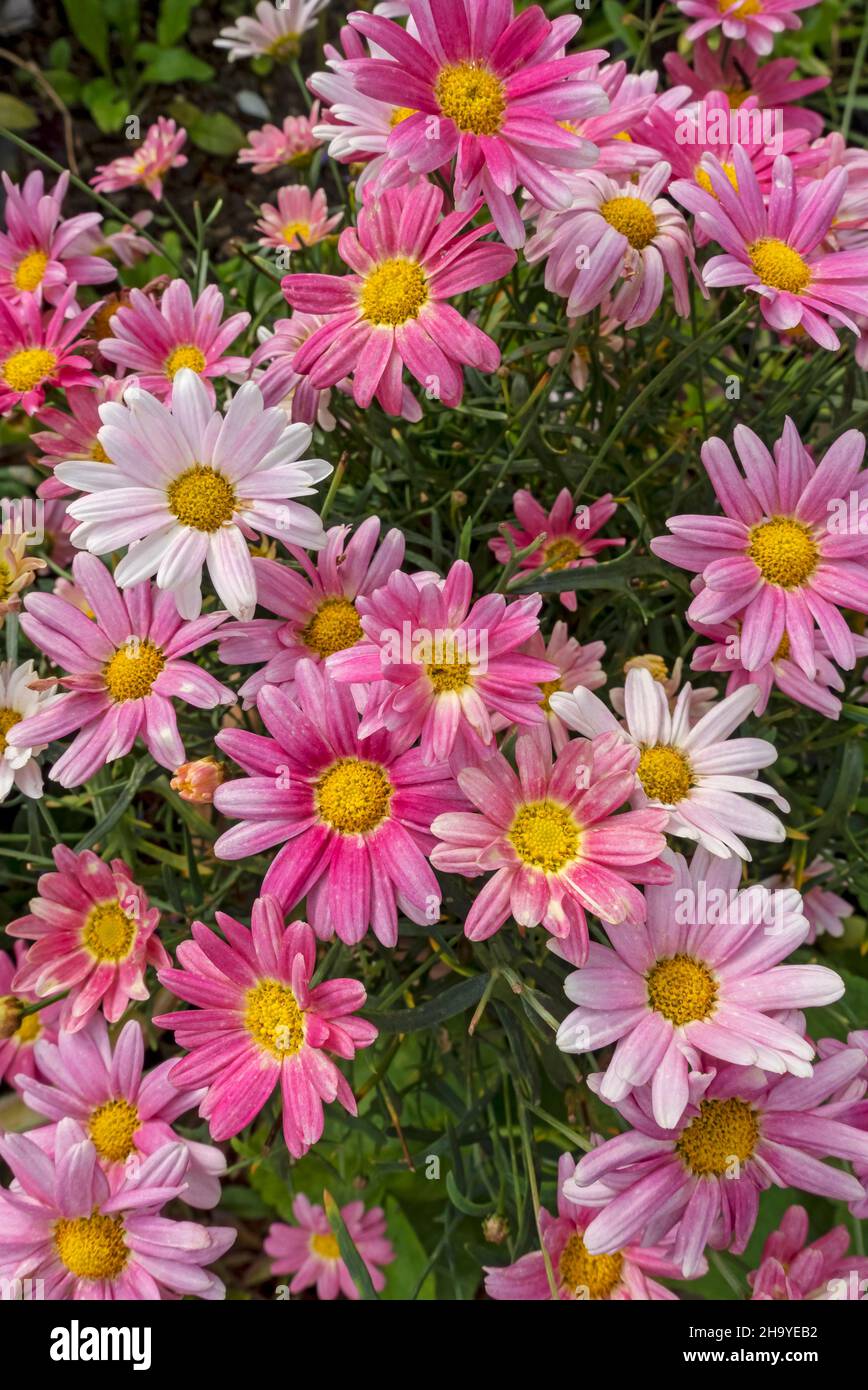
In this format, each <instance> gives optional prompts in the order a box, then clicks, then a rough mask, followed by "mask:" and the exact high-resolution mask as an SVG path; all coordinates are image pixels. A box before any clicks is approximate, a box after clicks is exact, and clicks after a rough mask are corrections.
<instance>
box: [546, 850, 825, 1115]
mask: <svg viewBox="0 0 868 1390" xmlns="http://www.w3.org/2000/svg"><path fill="white" fill-rule="evenodd" d="M664 859H665V862H666V863H667V864H670V865H671V866H672V868H673V869H674V879H673V881H672V883H670V884H666V885H665V886H661V887H653V886H652V887H648V888H646V890H645V900H646V903H647V916H646V920H645V923H644V924H642V923H639V924H628V925H624V926H609V925H607V927H606V932H607V935H608V937H609V940H610V942H611V946H601V945H598V944H597V943H596V942H592V943H591V945H590V954H589V956H588V962H587V964H586V965H585V966H584V967H583V968H582V969H581V970H578V971H575V972H574V973H573V974H572V975H568V976H567V979H566V982H565V984H564V991H565V993H566V996H567V998H568V999H569V1000H570V1001H571V1003H573V1004H575V1005H577V1006H578V1007H577V1008H575V1009H574V1010H573V1012H572V1013H570V1014H568V1015H567V1017H566V1018H565V1019H564V1021H563V1023H562V1024H561V1026H560V1028H559V1030H558V1035H557V1044H558V1047H559V1048H560V1049H561V1050H562V1051H563V1052H571V1053H582V1052H596V1051H598V1050H599V1049H600V1048H603V1047H606V1046H608V1045H610V1044H611V1043H616V1047H615V1050H614V1053H613V1055H612V1058H611V1061H610V1062H609V1065H608V1068H607V1069H606V1071H605V1072H604V1073H602V1075H601V1076H600V1078H599V1086H598V1093H599V1095H600V1096H601V1097H602V1098H603V1100H605V1101H606V1102H607V1103H608V1104H610V1105H615V1104H617V1103H618V1102H619V1101H621V1100H623V1099H624V1097H625V1096H627V1095H629V1094H631V1092H632V1091H633V1090H634V1089H635V1088H636V1087H639V1086H644V1085H645V1084H646V1083H648V1084H650V1086H651V1109H652V1114H653V1116H654V1119H655V1121H656V1122H657V1124H658V1125H661V1126H662V1128H664V1129H672V1128H673V1127H674V1126H675V1125H677V1124H678V1122H679V1120H680V1119H681V1117H682V1115H683V1114H684V1110H685V1108H686V1107H687V1104H688V1100H689V1094H690V1085H689V1080H690V1076H691V1074H692V1073H694V1072H698V1071H705V1070H707V1067H708V1065H718V1064H719V1063H721V1062H737V1063H738V1064H739V1065H740V1066H745V1067H761V1068H762V1069H763V1070H764V1071H766V1072H774V1073H779V1074H783V1073H784V1072H790V1073H792V1074H793V1075H794V1076H802V1077H810V1075H811V1059H812V1058H813V1056H814V1047H813V1045H812V1044H811V1043H810V1042H808V1041H807V1040H806V1039H805V1038H804V1037H803V1036H802V1034H801V1032H798V1031H796V1030H795V1029H794V1028H792V1027H789V1026H787V1025H786V1024H784V1023H782V1022H780V1021H779V1016H780V1015H781V1014H783V1013H786V1012H787V1011H789V1010H801V1009H803V1008H805V1007H807V1006H809V1005H810V1006H818V1005H822V1004H832V1003H834V1002H835V1001H836V1000H837V999H840V998H841V996H842V994H843V993H844V982H843V980H842V979H841V977H840V976H839V975H837V974H836V973H835V971H834V970H828V969H827V968H826V967H825V966H823V965H787V966H784V965H781V962H782V961H783V960H785V959H786V957H787V956H789V955H791V954H792V952H793V951H795V950H796V949H797V947H799V946H801V945H802V944H803V943H804V942H805V941H806V940H807V938H808V934H809V931H810V927H809V924H808V920H807V917H806V916H805V915H804V912H803V910H802V899H801V896H800V895H799V894H798V893H797V892H796V891H795V889H793V888H784V889H775V890H772V889H770V888H768V887H765V886H762V885H756V886H753V887H750V888H745V889H742V890H741V891H739V884H740V879H741V865H740V863H739V861H738V860H737V859H735V858H732V859H728V860H721V859H715V858H714V856H712V855H710V854H709V853H708V851H707V850H703V849H697V850H696V852H695V853H694V855H693V858H692V860H691V862H690V864H689V865H688V864H687V863H686V861H685V860H684V859H683V858H682V856H681V855H680V854H679V855H672V854H669V853H667V854H666V855H665V856H664Z"/></svg>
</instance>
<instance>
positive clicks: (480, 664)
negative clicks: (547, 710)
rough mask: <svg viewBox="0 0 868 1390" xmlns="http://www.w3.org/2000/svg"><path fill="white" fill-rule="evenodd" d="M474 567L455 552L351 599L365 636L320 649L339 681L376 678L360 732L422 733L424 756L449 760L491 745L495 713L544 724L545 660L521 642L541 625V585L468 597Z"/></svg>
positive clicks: (480, 753)
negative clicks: (418, 575) (452, 558)
mask: <svg viewBox="0 0 868 1390" xmlns="http://www.w3.org/2000/svg"><path fill="white" fill-rule="evenodd" d="M472 600H473V572H472V570H471V568H470V566H469V565H468V564H467V563H466V561H464V560H456V562H455V564H454V565H453V566H452V568H451V569H450V571H449V573H448V575H447V576H446V578H445V579H443V580H437V579H430V580H429V582H428V583H425V584H420V583H418V582H417V580H416V579H414V578H413V577H412V576H410V575H406V574H402V573H401V571H400V570H397V571H395V572H393V574H392V575H391V576H390V578H389V580H388V582H387V583H386V584H384V585H383V586H382V588H380V589H378V590H377V592H376V593H372V594H369V595H367V596H365V597H364V598H361V597H360V598H359V600H358V610H359V613H360V614H361V617H362V629H363V632H364V634H365V639H366V640H365V641H362V642H359V643H357V644H356V646H355V647H351V648H349V649H347V650H346V651H343V652H336V653H335V654H334V655H333V656H330V657H328V658H327V660H328V668H329V673H330V674H331V675H332V676H334V678H335V680H338V681H352V682H355V683H357V684H365V683H367V682H372V683H374V688H373V689H372V691H371V692H370V697H369V701H368V707H367V710H366V712H365V718H364V720H363V723H362V728H361V731H360V732H361V735H362V737H366V736H367V735H368V734H370V733H372V732H373V731H374V730H376V729H382V728H386V729H390V730H393V731H395V732H397V731H398V730H400V731H401V732H402V733H404V732H406V734H407V737H408V738H410V739H411V740H415V739H417V738H420V739H421V744H422V750H421V751H422V758H423V761H424V763H425V764H426V766H427V765H430V764H431V763H440V762H444V761H446V760H447V759H449V760H451V762H452V763H453V766H454V767H456V768H460V767H466V766H468V765H470V764H472V763H477V762H479V761H480V760H481V759H484V758H486V757H490V756H491V754H492V753H493V752H494V751H495V746H496V745H495V740H494V732H493V728H492V722H491V721H492V716H494V715H501V716H503V717H504V718H505V719H507V720H508V721H509V722H510V723H515V724H543V723H544V722H545V715H544V713H543V711H542V709H541V708H540V690H539V687H540V685H541V684H542V683H543V681H549V680H554V679H556V678H557V676H558V668H557V667H556V666H555V665H553V664H552V662H550V661H540V660H538V659H537V658H535V657H532V656H525V655H524V654H523V653H522V652H521V651H520V650H519V648H521V647H522V646H523V645H524V643H525V642H526V641H527V640H528V638H529V637H532V636H533V635H534V633H535V632H538V631H539V610H540V606H541V604H542V599H541V598H540V596H539V594H531V595H529V596H528V597H527V598H520V599H515V600H514V601H513V602H511V603H507V601H506V599H505V598H504V597H503V595H502V594H487V595H486V596H485V597H484V598H481V599H478V600H477V601H476V603H473V601H472Z"/></svg>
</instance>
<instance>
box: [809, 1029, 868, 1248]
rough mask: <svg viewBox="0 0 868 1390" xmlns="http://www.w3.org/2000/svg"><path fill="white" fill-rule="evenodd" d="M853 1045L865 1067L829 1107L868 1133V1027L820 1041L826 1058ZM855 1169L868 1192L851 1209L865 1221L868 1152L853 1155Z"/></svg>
mask: <svg viewBox="0 0 868 1390" xmlns="http://www.w3.org/2000/svg"><path fill="white" fill-rule="evenodd" d="M852 1048H855V1049H856V1050H857V1051H858V1052H861V1054H862V1058H863V1061H862V1069H861V1071H858V1072H855V1074H853V1075H849V1076H848V1077H847V1078H846V1080H845V1081H844V1083H843V1084H842V1086H841V1087H840V1089H839V1090H837V1091H836V1092H835V1093H834V1095H833V1096H832V1102H833V1103H832V1104H831V1105H830V1106H829V1110H830V1112H831V1113H833V1114H834V1117H835V1119H836V1120H840V1121H843V1122H844V1123H845V1124H853V1125H855V1126H856V1128H857V1129H860V1130H862V1131H863V1132H865V1133H868V1099H866V1097H868V1031H866V1030H864V1029H859V1030H857V1031H856V1032H853V1033H848V1034H847V1041H846V1043H843V1042H840V1041H839V1040H838V1039H837V1038H821V1039H820V1041H819V1042H818V1043H817V1051H818V1052H819V1054H820V1056H821V1057H823V1058H827V1057H828V1058H832V1057H839V1056H840V1054H841V1053H842V1052H845V1051H847V1050H848V1049H852ZM853 1172H854V1173H855V1174H856V1177H857V1178H858V1179H859V1181H860V1182H861V1183H862V1184H863V1186H864V1187H865V1188H866V1194H865V1196H863V1197H858V1198H855V1199H854V1200H852V1201H851V1202H850V1212H851V1214H852V1215H853V1216H855V1217H856V1218H857V1220H860V1221H862V1220H865V1219H866V1218H868V1160H866V1159H865V1157H864V1155H862V1156H860V1157H858V1158H854V1159H853Z"/></svg>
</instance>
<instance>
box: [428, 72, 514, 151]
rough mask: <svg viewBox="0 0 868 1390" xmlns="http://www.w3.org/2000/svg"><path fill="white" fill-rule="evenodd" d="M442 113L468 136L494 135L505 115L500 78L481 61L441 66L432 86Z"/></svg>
mask: <svg viewBox="0 0 868 1390" xmlns="http://www.w3.org/2000/svg"><path fill="white" fill-rule="evenodd" d="M434 96H435V97H436V99H437V105H438V106H439V107H440V110H441V112H442V113H443V115H444V116H445V117H446V118H447V120H450V121H452V122H453V124H454V125H455V126H456V127H457V128H458V129H459V130H460V131H463V132H465V133H467V134H470V135H497V133H498V131H499V130H500V128H501V126H502V125H503V118H504V116H505V115H506V91H505V89H504V85H503V83H502V82H501V80H500V78H499V77H496V76H495V75H494V73H493V72H489V70H488V68H486V67H483V66H482V64H480V63H455V64H453V65H451V66H450V67H445V68H441V70H440V74H439V76H438V78H437V82H436V83H435V86H434Z"/></svg>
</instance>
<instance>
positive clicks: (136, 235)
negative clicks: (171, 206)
mask: <svg viewBox="0 0 868 1390" xmlns="http://www.w3.org/2000/svg"><path fill="white" fill-rule="evenodd" d="M153 220H154V214H153V213H152V212H148V211H147V210H146V211H144V212H137V213H136V214H135V216H134V217H132V218H130V220H129V222H125V223H124V224H123V226H122V227H121V228H120V230H119V231H117V232H106V231H105V229H104V227H100V228H94V229H93V230H92V231H90V232H85V233H84V234H83V235H82V236H80V237H78V238H77V240H76V243H75V249H76V251H78V252H79V253H81V252H82V251H87V252H88V254H89V255H91V256H112V257H113V258H114V259H115V260H116V261H118V262H119V263H120V264H121V265H124V266H134V265H136V264H137V263H138V262H139V261H141V260H144V258H145V256H150V255H151V253H152V251H153V250H154V247H153V243H152V242H150V241H149V240H148V238H147V237H146V236H142V235H141V232H142V231H143V230H144V229H145V227H149V226H150V224H151V223H152V222H153ZM104 304H105V301H104Z"/></svg>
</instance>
